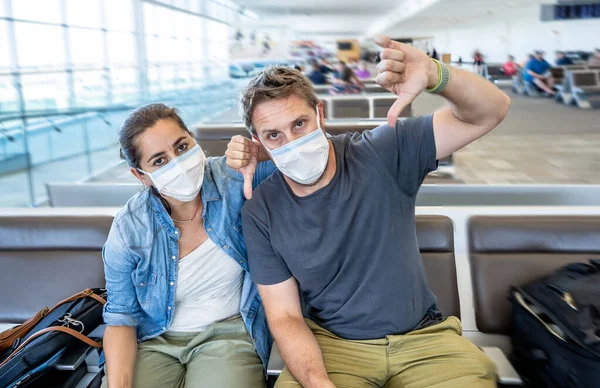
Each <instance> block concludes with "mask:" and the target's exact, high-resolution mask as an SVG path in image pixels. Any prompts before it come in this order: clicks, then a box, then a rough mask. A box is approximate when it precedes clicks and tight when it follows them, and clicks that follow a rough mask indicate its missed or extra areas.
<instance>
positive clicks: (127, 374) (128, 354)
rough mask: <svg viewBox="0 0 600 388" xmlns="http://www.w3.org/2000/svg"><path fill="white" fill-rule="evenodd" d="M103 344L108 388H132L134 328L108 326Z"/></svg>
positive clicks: (135, 353) (135, 348) (134, 355)
mask: <svg viewBox="0 0 600 388" xmlns="http://www.w3.org/2000/svg"><path fill="white" fill-rule="evenodd" d="M103 344H104V354H105V356H106V373H107V378H108V386H109V388H131V387H133V371H134V367H135V358H136V356H137V350H138V346H137V338H136V332H135V327H130V326H108V327H107V328H106V331H105V332H104V339H103Z"/></svg>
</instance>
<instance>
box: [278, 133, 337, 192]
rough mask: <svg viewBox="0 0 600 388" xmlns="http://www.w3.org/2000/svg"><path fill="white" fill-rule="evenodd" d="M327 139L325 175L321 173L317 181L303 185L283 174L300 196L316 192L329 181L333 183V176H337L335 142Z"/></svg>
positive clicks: (291, 187) (293, 190)
mask: <svg viewBox="0 0 600 388" xmlns="http://www.w3.org/2000/svg"><path fill="white" fill-rule="evenodd" d="M327 141H328V142H329V156H328V157H327V167H325V171H324V172H323V175H321V178H319V180H318V181H317V183H315V184H314V185H310V186H306V185H301V184H299V183H296V182H294V181H293V180H292V179H290V178H288V177H287V176H285V175H284V176H283V179H285V181H286V182H287V184H288V186H289V187H290V189H292V192H293V193H294V194H296V195H297V196H298V197H306V196H309V195H311V194H313V193H316V192H317V191H319V190H321V189H322V188H324V187H325V186H327V185H328V184H329V183H331V181H332V180H333V177H334V176H335V172H336V170H337V166H336V155H335V148H334V147H333V143H332V142H331V140H327Z"/></svg>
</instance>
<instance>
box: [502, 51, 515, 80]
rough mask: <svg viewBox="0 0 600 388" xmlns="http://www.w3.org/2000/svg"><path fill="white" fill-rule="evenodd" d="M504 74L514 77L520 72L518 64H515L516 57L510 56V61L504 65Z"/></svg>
mask: <svg viewBox="0 0 600 388" xmlns="http://www.w3.org/2000/svg"><path fill="white" fill-rule="evenodd" d="M501 70H502V72H503V73H504V74H506V75H508V76H513V75H515V74H517V72H518V71H519V69H518V67H517V64H516V63H515V57H513V56H512V55H509V56H508V61H506V62H505V63H504V65H502V69H501Z"/></svg>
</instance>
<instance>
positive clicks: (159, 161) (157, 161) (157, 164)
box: [153, 158, 165, 166]
mask: <svg viewBox="0 0 600 388" xmlns="http://www.w3.org/2000/svg"><path fill="white" fill-rule="evenodd" d="M164 162H165V160H164V159H163V158H160V159H156V160H155V161H154V163H153V164H154V165H155V166H162V165H163V163H164Z"/></svg>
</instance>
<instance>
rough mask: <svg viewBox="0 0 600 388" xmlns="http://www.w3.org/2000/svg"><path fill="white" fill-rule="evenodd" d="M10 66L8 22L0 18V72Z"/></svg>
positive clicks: (8, 68)
mask: <svg viewBox="0 0 600 388" xmlns="http://www.w3.org/2000/svg"><path fill="white" fill-rule="evenodd" d="M0 8H2V7H0ZM10 67H11V63H10V57H9V44H8V23H7V22H5V21H4V20H0V72H5V71H8V70H10Z"/></svg>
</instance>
